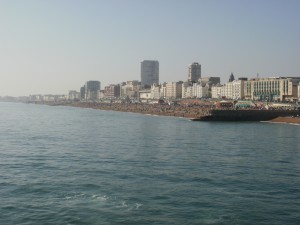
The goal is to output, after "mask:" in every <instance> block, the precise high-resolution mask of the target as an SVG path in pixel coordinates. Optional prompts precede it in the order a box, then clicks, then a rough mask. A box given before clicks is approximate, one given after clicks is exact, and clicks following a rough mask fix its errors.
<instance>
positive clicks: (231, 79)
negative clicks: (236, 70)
mask: <svg viewBox="0 0 300 225" xmlns="http://www.w3.org/2000/svg"><path fill="white" fill-rule="evenodd" d="M232 81H234V76H233V73H231V74H230V76H229V82H232Z"/></svg>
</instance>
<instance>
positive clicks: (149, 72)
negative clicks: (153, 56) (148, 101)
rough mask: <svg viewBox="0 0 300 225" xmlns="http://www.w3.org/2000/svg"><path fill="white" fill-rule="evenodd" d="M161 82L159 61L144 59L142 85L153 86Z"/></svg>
mask: <svg viewBox="0 0 300 225" xmlns="http://www.w3.org/2000/svg"><path fill="white" fill-rule="evenodd" d="M152 84H159V63H158V61H155V60H144V61H142V62H141V85H142V87H143V88H144V87H149V88H150V87H151V85H152Z"/></svg>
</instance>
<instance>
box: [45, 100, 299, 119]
mask: <svg viewBox="0 0 300 225" xmlns="http://www.w3.org/2000/svg"><path fill="white" fill-rule="evenodd" d="M178 103H179V104H171V105H169V104H147V103H103V102H101V103H99V102H63V103H58V104H53V103H45V102H44V103H40V104H46V105H49V106H70V107H79V108H90V109H98V110H106V111H118V112H131V113H139V114H145V115H153V116H171V117H178V118H186V119H190V120H193V121H205V118H207V117H210V116H211V113H212V111H211V110H212V108H213V104H212V102H209V101H193V102H191V101H188V102H187V101H181V102H178ZM216 111H220V110H216ZM221 111H223V112H224V114H225V115H226V114H228V113H229V114H230V111H232V110H221ZM245 111H247V110H242V111H240V112H239V113H238V114H240V113H242V112H243V113H245ZM250 111H251V110H250ZM250 111H249V112H247V113H246V114H248V115H249V113H250ZM213 112H215V110H213ZM236 112H237V111H236V110H234V111H232V113H234V115H235V114H236ZM259 112H260V110H257V111H256V110H255V114H257V113H259ZM224 114H223V113H222V115H223V116H224ZM277 114H278V113H277ZM259 115H260V114H258V116H257V118H258V119H257V118H256V119H255V120H251V121H257V122H258V121H263V122H270V123H288V124H300V117H296V116H294V117H292V116H290V115H289V116H284V114H278V115H277V116H276V118H272V119H265V120H264V119H263V116H262V118H261V119H260V118H259V117H260V116H259ZM262 115H263V114H262ZM249 116H250V115H249ZM202 118H204V119H202ZM220 118H222V116H221V117H220ZM220 118H219V120H218V119H214V120H216V121H222V119H220ZM224 118H225V121H227V119H228V118H227V119H226V117H224ZM224 118H223V119H224ZM238 119H239V118H236V119H235V120H232V118H231V119H230V120H229V121H238ZM247 119H248V120H249V118H247ZM247 119H245V121H248V120H247ZM208 121H210V120H208ZM211 121H213V120H211ZM240 121H243V120H241V119H240ZM249 121H250V120H249Z"/></svg>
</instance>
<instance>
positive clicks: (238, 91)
mask: <svg viewBox="0 0 300 225" xmlns="http://www.w3.org/2000/svg"><path fill="white" fill-rule="evenodd" d="M231 83H232V99H234V100H238V99H244V97H245V94H244V84H245V79H244V78H242V79H238V80H233V81H232V82H231Z"/></svg>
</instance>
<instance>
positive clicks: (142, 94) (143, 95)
mask: <svg viewBox="0 0 300 225" xmlns="http://www.w3.org/2000/svg"><path fill="white" fill-rule="evenodd" d="M151 98H152V96H151V90H150V89H148V90H141V91H139V99H141V100H144V99H147V100H148V99H151Z"/></svg>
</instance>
